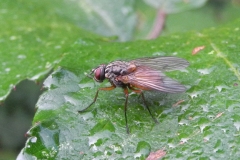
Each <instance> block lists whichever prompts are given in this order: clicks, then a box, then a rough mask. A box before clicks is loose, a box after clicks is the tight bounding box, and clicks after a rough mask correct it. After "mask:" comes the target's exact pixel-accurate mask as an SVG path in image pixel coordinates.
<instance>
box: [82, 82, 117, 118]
mask: <svg viewBox="0 0 240 160" xmlns="http://www.w3.org/2000/svg"><path fill="white" fill-rule="evenodd" d="M115 88H116V86H114V85H112V86H110V87H104V88H99V89H98V90H97V92H96V95H95V97H94V99H93V101H92V103H90V104H89V106H87V107H86V108H84V109H83V110H80V111H78V113H81V112H84V111H86V110H87V109H88V108H89V107H90V106H91V105H93V103H95V102H96V100H97V97H98V92H99V91H100V90H101V91H111V90H113V89H115Z"/></svg>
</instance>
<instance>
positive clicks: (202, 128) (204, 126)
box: [200, 124, 208, 133]
mask: <svg viewBox="0 0 240 160" xmlns="http://www.w3.org/2000/svg"><path fill="white" fill-rule="evenodd" d="M207 126H208V124H201V125H200V130H201V133H203V130H204V129H205V128H206V127H207Z"/></svg>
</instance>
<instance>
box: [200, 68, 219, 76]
mask: <svg viewBox="0 0 240 160" xmlns="http://www.w3.org/2000/svg"><path fill="white" fill-rule="evenodd" d="M214 68H215V67H212V68H207V69H198V70H197V71H198V72H199V73H201V74H203V75H206V74H210V73H211V72H212V71H213V70H214Z"/></svg>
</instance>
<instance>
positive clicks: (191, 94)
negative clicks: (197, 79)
mask: <svg viewBox="0 0 240 160" xmlns="http://www.w3.org/2000/svg"><path fill="white" fill-rule="evenodd" d="M202 93H203V91H196V92H193V93H190V94H189V95H190V97H191V98H192V99H193V98H196V97H197V96H200V95H201V94H202Z"/></svg>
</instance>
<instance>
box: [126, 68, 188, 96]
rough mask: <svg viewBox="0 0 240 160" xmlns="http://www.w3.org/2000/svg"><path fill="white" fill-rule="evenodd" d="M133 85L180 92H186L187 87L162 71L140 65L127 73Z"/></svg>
mask: <svg viewBox="0 0 240 160" xmlns="http://www.w3.org/2000/svg"><path fill="white" fill-rule="evenodd" d="M125 77H126V79H127V81H125V82H124V83H129V84H130V85H131V86H133V87H136V88H139V89H142V90H157V91H161V92H169V93H178V92H184V91H185V90H186V88H185V87H184V86H183V85H181V84H180V83H178V82H176V81H174V80H173V79H171V78H168V77H167V76H166V75H164V74H163V73H162V72H160V71H157V70H152V69H151V68H148V67H144V66H140V67H137V69H136V70H135V71H134V72H133V73H131V74H129V75H125Z"/></svg>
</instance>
